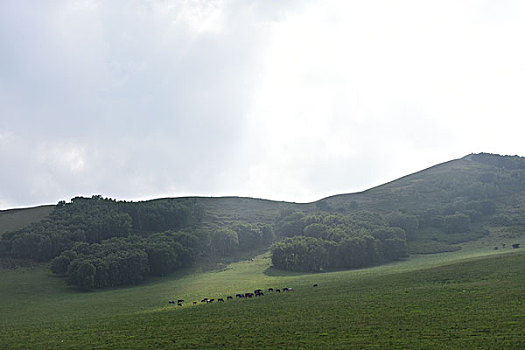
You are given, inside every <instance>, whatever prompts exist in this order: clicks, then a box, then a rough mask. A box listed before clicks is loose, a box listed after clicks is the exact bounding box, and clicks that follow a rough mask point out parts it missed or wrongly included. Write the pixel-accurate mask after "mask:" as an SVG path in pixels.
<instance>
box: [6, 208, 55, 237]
mask: <svg viewBox="0 0 525 350" xmlns="http://www.w3.org/2000/svg"><path fill="white" fill-rule="evenodd" d="M53 208H54V205H43V206H39V207H34V208H23V209H10V210H0V236H1V235H2V234H3V233H5V232H8V231H15V230H19V229H21V228H23V227H24V226H27V225H29V224H31V223H33V222H37V221H40V220H42V219H43V218H45V217H46V216H48V215H49V214H50V213H51V211H52V210H53Z"/></svg>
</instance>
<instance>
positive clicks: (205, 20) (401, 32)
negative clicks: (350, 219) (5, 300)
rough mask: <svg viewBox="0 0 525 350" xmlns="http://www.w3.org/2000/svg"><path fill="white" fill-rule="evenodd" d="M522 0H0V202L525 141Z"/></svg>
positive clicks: (326, 175)
mask: <svg viewBox="0 0 525 350" xmlns="http://www.w3.org/2000/svg"><path fill="white" fill-rule="evenodd" d="M524 43H525V2H524V1H519V0H517V1H502V0H497V1H488V0H480V1H458V0H454V1H443V0H439V1H420V0H416V1H347V0H342V1H326V0H323V1H281V0H275V1H255V0H254V1H211V0H208V1H170V0H150V1H138V0H137V1H128V0H126V1H113V0H112V1H87V0H86V1H71V0H67V1H65V0H64V1H58V0H57V1H23V0H12V1H11V0H2V1H0V165H1V167H0V209H7V208H13V207H23V206H33V205H39V204H48V203H56V202H58V201H59V200H62V199H64V200H69V199H70V198H72V197H74V196H77V195H85V196H91V195H92V194H101V195H103V196H105V197H112V198H117V199H137V200H138V199H148V198H156V197H167V196H169V197H178V196H186V195H203V196H223V195H239V196H250V197H259V198H267V199H276V200H287V201H294V202H307V201H314V200H317V199H320V198H323V197H326V196H329V195H334V194H339V193H348V192H355V191H361V190H365V189H368V188H370V187H373V186H376V185H379V184H382V183H384V182H387V181H390V180H394V179H396V178H398V177H401V176H403V175H407V174H409V173H412V172H415V171H418V170H421V169H424V168H426V167H429V166H432V165H434V164H436V163H440V162H444V161H448V160H451V159H455V158H459V157H462V156H465V155H467V154H469V153H477V152H490V153H500V154H509V155H514V154H518V155H521V156H525V137H524V135H525V45H524Z"/></svg>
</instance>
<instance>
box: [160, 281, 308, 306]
mask: <svg viewBox="0 0 525 350" xmlns="http://www.w3.org/2000/svg"><path fill="white" fill-rule="evenodd" d="M317 286H318V284H317V283H315V284H314V285H313V287H317ZM293 291H294V289H293V288H290V287H285V288H275V289H274V288H268V291H267V293H281V292H283V293H284V292H293ZM261 296H264V292H263V290H262V289H256V290H254V291H253V293H251V292H248V293H237V294H235V298H236V299H242V298H254V297H261ZM215 300H217V302H218V303H224V298H217V299H215V298H203V299H202V300H201V303H206V304H211V303H213V302H214V301H215ZM226 300H233V296H231V295H228V296H227V297H226ZM175 303H176V304H177V305H178V306H182V305H183V303H184V299H178V300H177V301H175V300H170V301H168V304H173V305H175ZM197 304H198V302H197V301H194V302H193V305H197Z"/></svg>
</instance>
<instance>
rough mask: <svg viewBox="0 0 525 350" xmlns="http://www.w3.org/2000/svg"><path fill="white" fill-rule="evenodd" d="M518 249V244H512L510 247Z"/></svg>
mask: <svg viewBox="0 0 525 350" xmlns="http://www.w3.org/2000/svg"><path fill="white" fill-rule="evenodd" d="M519 247H520V244H519V243H514V244H513V245H512V248H519Z"/></svg>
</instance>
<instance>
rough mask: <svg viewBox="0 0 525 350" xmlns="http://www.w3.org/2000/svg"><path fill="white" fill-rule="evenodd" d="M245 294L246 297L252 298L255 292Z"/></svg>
mask: <svg viewBox="0 0 525 350" xmlns="http://www.w3.org/2000/svg"><path fill="white" fill-rule="evenodd" d="M244 296H245V297H246V298H251V297H253V293H245V294H244Z"/></svg>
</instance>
